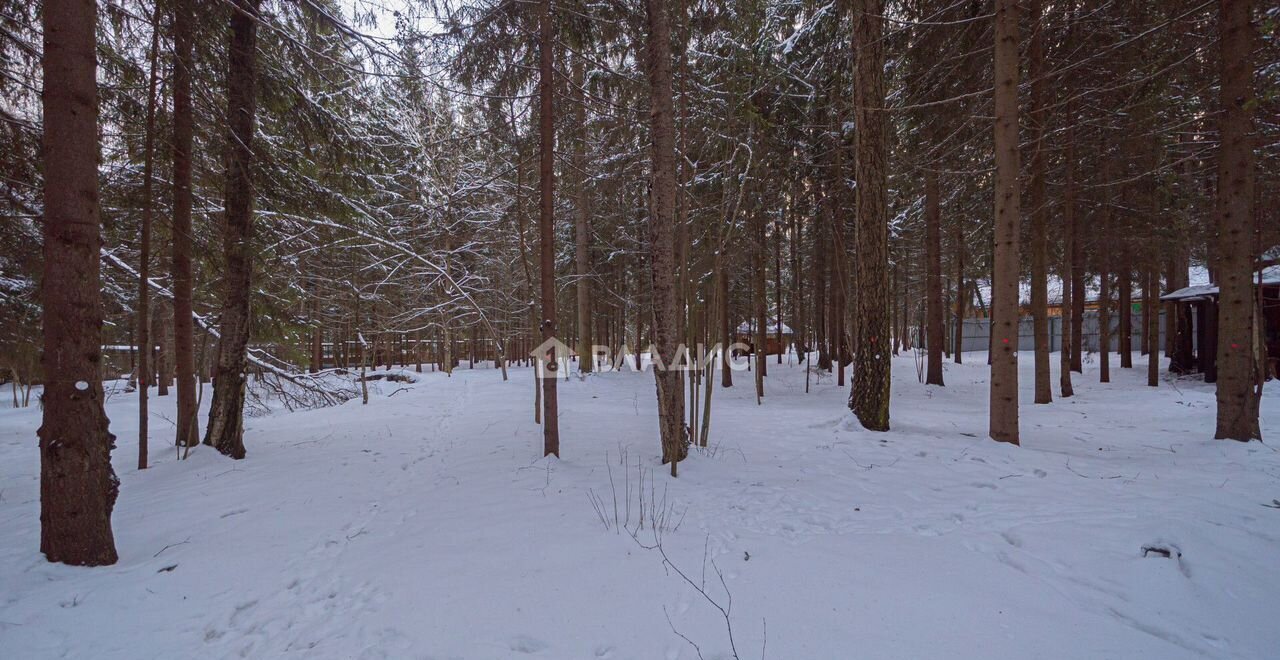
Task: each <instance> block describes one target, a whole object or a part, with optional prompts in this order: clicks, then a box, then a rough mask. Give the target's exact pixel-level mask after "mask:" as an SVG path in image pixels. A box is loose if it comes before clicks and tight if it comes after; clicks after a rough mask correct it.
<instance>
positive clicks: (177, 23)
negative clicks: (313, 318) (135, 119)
mask: <svg viewBox="0 0 1280 660" xmlns="http://www.w3.org/2000/svg"><path fill="white" fill-rule="evenodd" d="M192 2H193V0H178V1H177V2H176V3H175V4H174V16H173V49H174V58H173V223H172V226H173V264H172V276H173V358H174V365H173V366H174V371H175V375H176V377H177V385H178V411H177V418H176V420H175V421H176V426H177V431H176V439H175V441H176V443H177V445H178V446H179V447H191V446H193V445H195V444H197V443H198V442H199V437H200V435H199V433H198V432H197V429H198V427H199V422H198V421H197V420H196V379H195V324H194V322H193V321H192V319H191V296H192V283H191V145H192V136H193V134H194V122H195V120H194V116H193V110H192V106H191V71H192V63H193V61H194V55H193V52H192V51H193V49H192V30H193V27H194V26H193V25H192V23H193V21H194V20H195V16H194V9H193V8H192Z"/></svg>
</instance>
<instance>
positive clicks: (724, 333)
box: [716, 254, 733, 387]
mask: <svg viewBox="0 0 1280 660" xmlns="http://www.w3.org/2000/svg"><path fill="white" fill-rule="evenodd" d="M716 259H717V262H720V265H719V267H718V270H717V271H716V291H717V295H716V308H717V309H718V311H717V312H716V319H717V320H718V321H719V322H720V347H721V350H720V361H721V363H722V364H721V365H720V367H721V368H720V387H733V370H732V369H730V368H729V362H730V360H731V359H732V358H733V354H732V353H731V352H730V351H729V346H730V345H731V344H733V335H732V334H731V332H730V331H731V330H732V327H731V326H730V325H729V277H728V275H727V274H726V273H725V272H724V264H723V261H722V257H721V255H720V254H717V255H716Z"/></svg>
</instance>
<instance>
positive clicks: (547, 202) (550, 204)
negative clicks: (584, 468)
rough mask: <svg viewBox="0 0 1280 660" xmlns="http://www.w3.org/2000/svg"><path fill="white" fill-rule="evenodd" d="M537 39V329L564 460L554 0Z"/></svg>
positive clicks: (551, 421) (546, 441) (546, 393)
mask: <svg viewBox="0 0 1280 660" xmlns="http://www.w3.org/2000/svg"><path fill="white" fill-rule="evenodd" d="M538 20H539V30H538V32H539V36H538V113H539V116H538V140H539V152H538V156H539V160H538V264H539V268H540V273H539V280H540V289H541V294H542V319H541V320H540V321H539V324H538V326H539V329H540V330H541V331H542V340H543V342H546V343H547V346H546V348H547V354H548V360H547V369H548V372H547V373H546V374H545V375H544V377H543V378H542V379H541V385H542V455H543V456H548V455H551V454H554V455H555V456H556V458H559V457H560V420H559V416H560V413H559V405H558V404H559V399H558V398H557V396H556V375H557V374H556V369H557V368H558V366H559V362H558V358H559V355H558V353H557V351H556V350H555V348H554V346H552V344H554V343H555V339H556V332H557V327H556V324H557V322H558V319H557V318H556V252H555V237H556V231H555V185H556V180H555V149H556V121H555V29H554V27H553V25H552V15H551V0H543V2H542V11H541V13H540V15H539V18H538Z"/></svg>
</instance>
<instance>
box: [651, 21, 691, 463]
mask: <svg viewBox="0 0 1280 660" xmlns="http://www.w3.org/2000/svg"><path fill="white" fill-rule="evenodd" d="M645 9H646V15H647V18H648V28H649V32H648V40H647V44H646V46H647V48H646V51H647V52H646V60H645V63H646V66H645V69H646V72H647V73H648V78H649V121H650V133H651V137H652V140H653V145H652V149H653V154H652V174H651V177H652V179H651V183H650V199H649V254H650V257H649V265H650V268H651V273H652V280H653V336H654V344H655V345H656V349H657V357H658V358H659V359H660V360H661V361H662V364H664V365H667V366H668V367H670V366H672V363H673V361H674V360H675V358H676V350H677V345H678V344H679V342H680V326H679V323H680V315H679V310H678V309H677V307H676V303H677V300H676V288H675V282H674V281H673V280H674V277H675V273H676V272H677V264H676V263H675V247H676V246H675V231H674V229H675V227H674V225H675V220H676V218H675V214H676V207H675V203H676V169H675V157H676V135H675V132H676V131H675V117H674V113H673V101H672V82H671V23H670V18H669V17H668V16H667V10H668V8H667V3H666V2H664V0H646V2H645ZM653 374H654V379H655V381H656V386H657V390H658V428H659V431H660V432H661V435H662V462H663V463H671V476H673V477H674V476H676V464H677V463H678V462H679V461H681V460H682V459H684V457H685V455H686V454H687V453H688V442H687V439H686V437H685V432H684V428H683V424H684V379H683V378H681V374H680V372H679V371H674V370H671V369H667V370H661V369H658V368H656V367H655V369H654V372H653Z"/></svg>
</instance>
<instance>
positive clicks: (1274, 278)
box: [1160, 266, 1280, 301]
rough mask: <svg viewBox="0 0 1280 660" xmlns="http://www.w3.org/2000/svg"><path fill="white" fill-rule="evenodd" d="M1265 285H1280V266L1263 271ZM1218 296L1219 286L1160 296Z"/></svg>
mask: <svg viewBox="0 0 1280 660" xmlns="http://www.w3.org/2000/svg"><path fill="white" fill-rule="evenodd" d="M1254 281H1255V282H1256V281H1257V274H1256V273H1255V275H1254ZM1262 283H1263V284H1280V266H1268V267H1266V268H1263V269H1262ZM1217 295H1218V285H1216V284H1193V285H1191V286H1188V287H1184V288H1181V289H1178V290H1177V291H1170V292H1169V293H1166V294H1164V295H1163V296H1160V299H1161V300H1165V301H1174V300H1207V299H1209V298H1213V297H1214V296H1217Z"/></svg>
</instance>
